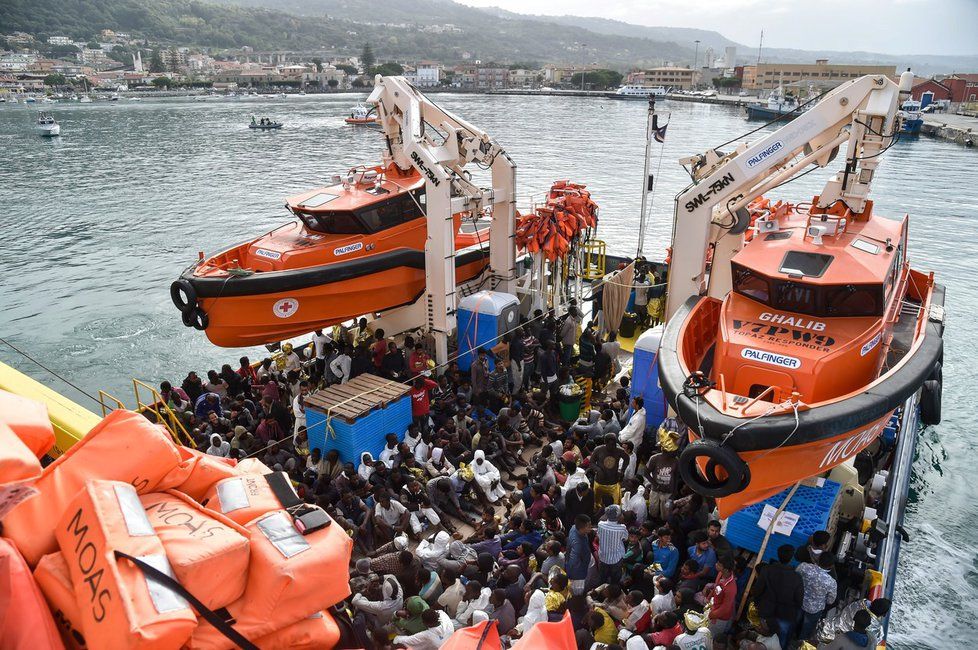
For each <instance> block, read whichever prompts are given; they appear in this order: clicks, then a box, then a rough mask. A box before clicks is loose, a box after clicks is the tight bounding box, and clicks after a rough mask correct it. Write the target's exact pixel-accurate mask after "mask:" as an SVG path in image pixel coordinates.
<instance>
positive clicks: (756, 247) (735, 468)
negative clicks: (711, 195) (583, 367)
mask: <svg viewBox="0 0 978 650" xmlns="http://www.w3.org/2000/svg"><path fill="white" fill-rule="evenodd" d="M817 205H818V197H815V200H813V202H812V204H811V207H802V206H795V205H790V204H786V203H781V202H780V201H779V202H778V203H777V204H775V205H773V206H771V205H770V203H769V202H767V201H765V200H763V199H758V200H755V201H754V202H753V203H752V205H751V208H750V209H751V213H752V217H751V219H752V222H756V223H760V222H758V218H760V221H761V222H763V227H762V228H755V229H753V230H752V231H750V232H752V233H753V232H756V233H757V234H753V235H752V236H750V235H749V236H748V237H745V239H749V241H747V242H746V243H745V244H744V246H743V248H742V249H741V250H740V251H739V252H737V253H736V254H735V255H734V256H733V257H732V258H731V261H730V263H731V267H732V268H731V273H732V278H733V282H732V286H733V290H732V291H730V292H729V293H728V294H727V295H726V296H725V297H724V298H723V299H722V300H721V299H716V298H711V297H708V296H693V297H691V298H689V299H688V300H687V301H686V303H685V304H683V305H682V306H681V307H680V309H679V310H678V311H677V312H676V314H675V316H673V318H671V319H670V320H669V322H668V324H667V325H666V327H665V331H664V333H663V338H662V344H661V349H660V353H659V364H660V379H661V382H662V387H663V391H664V392H665V394H666V396H667V398H668V399H669V402H670V404H671V405H672V407H673V408H674V409H675V410H676V411H677V412H678V413H679V414H680V415H681V417H682V418H683V420H684V421H685V422H686V424H687V425H688V426H689V431H690V434H689V439H690V441H691V442H690V444H689V445H688V446H687V447H686V448H685V449H684V450H683V452H682V454H681V456H680V463H679V465H680V473H681V475H682V478H683V480H684V481H685V482H686V483H687V484H688V485H690V486H691V487H692V488H693V489H694V490H695V491H696V492H698V493H700V494H702V495H704V496H709V497H714V498H716V499H717V503H718V506H719V511H720V516H721V517H726V516H729V515H730V514H732V513H733V512H735V511H737V510H738V509H740V508H742V507H744V506H745V505H748V504H751V503H756V502H758V501H760V500H762V499H765V498H767V497H769V496H771V495H773V494H776V493H777V492H779V491H781V490H782V489H784V488H785V487H787V486H790V485H792V484H793V483H795V482H797V481H799V480H801V479H803V478H806V477H809V476H815V475H818V474H821V473H823V472H827V471H828V470H830V469H831V468H833V467H835V466H836V465H839V464H840V463H843V462H845V461H846V460H848V459H850V458H853V457H854V456H855V455H856V454H857V453H859V452H860V451H861V450H863V449H865V448H866V447H867V446H869V445H870V444H871V443H872V442H873V441H874V440H875V439H876V438H877V436H879V434H880V433H881V431H882V430H883V427H884V426H885V425H886V423H887V421H888V420H889V418H890V415H891V414H892V413H893V412H894V410H896V409H897V408H899V407H901V406H902V405H904V403H906V402H907V400H908V399H909V398H911V397H912V396H913V395H914V394H915V393H917V392H918V391H920V398H919V405H920V416H921V420H922V421H923V422H924V424H936V423H937V422H939V421H940V399H941V362H942V358H943V340H942V335H943V329H944V326H943V303H944V287H943V286H941V285H939V284H936V283H935V282H934V275H933V273H924V272H921V271H918V270H915V269H912V268H911V267H910V265H909V263H908V261H907V225H908V220H907V218H904V219H903V220H902V221H895V220H890V219H886V218H883V217H881V216H877V215H874V214H873V212H872V210H873V206H872V202H871V201H868V202H867V203H866V208H865V209H864V210H863V212H862V213H859V214H853V213H852V212H851V211H850V210H849V208H848V207H845V204H844V203H842V202H837V203H835V204H833V205H832V206H830V207H829V208H827V209H819V208H817V207H815V206H817Z"/></svg>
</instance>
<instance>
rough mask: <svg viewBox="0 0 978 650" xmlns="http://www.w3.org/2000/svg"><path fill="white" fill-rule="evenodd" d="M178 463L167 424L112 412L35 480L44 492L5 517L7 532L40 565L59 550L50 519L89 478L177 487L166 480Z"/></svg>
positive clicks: (152, 488)
mask: <svg viewBox="0 0 978 650" xmlns="http://www.w3.org/2000/svg"><path fill="white" fill-rule="evenodd" d="M179 463H180V454H179V452H178V451H177V447H176V445H174V444H173V441H172V440H171V439H170V436H169V435H168V434H167V432H166V430H165V429H164V428H163V427H161V426H159V425H156V424H152V423H150V422H149V420H147V419H146V418H144V417H143V416H142V415H139V414H137V413H133V412H132V411H124V410H118V411H113V412H112V413H110V414H109V415H108V416H107V417H106V418H105V419H103V420H102V421H101V422H99V423H98V425H96V426H95V428H93V429H92V430H91V431H90V432H89V433H88V435H86V436H85V437H84V438H82V439H81V440H80V441H78V443H77V444H76V445H75V446H73V447H72V448H71V449H69V450H68V451H67V452H65V453H64V454H63V455H62V456H60V457H59V458H58V459H57V460H55V461H54V462H53V463H51V465H49V466H48V467H46V468H44V471H43V472H42V473H41V477H40V478H39V479H38V480H37V481H36V482H35V484H34V488H35V489H37V490H38V491H39V493H40V494H38V496H37V497H35V498H33V499H28V500H27V501H24V502H23V503H21V504H20V505H18V506H17V507H15V508H14V509H13V510H11V511H10V513H9V514H7V516H6V517H4V520H3V525H4V535H6V536H7V537H10V538H12V539H13V540H14V541H15V542H16V543H17V547H18V548H19V549H20V551H21V553H23V554H24V558H25V559H26V560H27V563H28V564H30V565H31V566H36V565H37V562H38V560H40V559H41V556H42V555H46V554H47V553H53V552H55V551H57V550H58V544H57V542H56V541H55V536H54V529H53V528H52V526H51V522H52V521H57V520H59V519H60V518H61V514H62V513H63V512H64V511H65V508H66V506H67V505H68V503H69V502H71V500H72V499H74V498H75V496H76V495H77V494H78V493H79V492H80V491H81V490H82V488H83V487H84V485H85V481H86V480H88V479H106V480H114V481H125V482H126V483H131V484H132V485H133V486H135V487H136V490H137V491H139V492H141V493H145V492H158V491H160V490H163V489H167V488H170V487H173V485H168V484H166V483H165V482H164V479H165V478H166V476H167V475H168V474H169V473H170V471H171V470H172V469H173V468H174V467H176V466H177V465H178V464H179Z"/></svg>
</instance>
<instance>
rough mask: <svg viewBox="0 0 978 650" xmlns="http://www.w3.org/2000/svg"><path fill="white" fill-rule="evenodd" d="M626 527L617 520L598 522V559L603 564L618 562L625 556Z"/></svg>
mask: <svg viewBox="0 0 978 650" xmlns="http://www.w3.org/2000/svg"><path fill="white" fill-rule="evenodd" d="M627 539H628V529H627V528H625V526H624V525H622V524H620V523H618V522H611V521H599V522H598V560H599V561H601V562H602V563H603V564H618V563H619V562H621V559H622V558H623V557H625V540H627Z"/></svg>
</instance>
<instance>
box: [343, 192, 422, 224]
mask: <svg viewBox="0 0 978 650" xmlns="http://www.w3.org/2000/svg"><path fill="white" fill-rule="evenodd" d="M416 200H418V197H417V196H415V197H414V198H411V195H409V194H407V193H404V194H399V195H398V196H395V197H392V198H391V199H388V200H386V201H381V202H379V203H374V204H373V205H370V206H368V207H366V208H363V209H362V210H359V211H357V216H358V217H359V218H360V220H361V221H362V222H363V225H364V226H366V227H367V230H368V231H369V232H380V231H381V230H386V229H388V228H392V227H394V226H399V225H401V224H402V223H406V222H408V221H412V220H414V219H417V218H418V217H420V216H422V215H421V209H420V208H419V207H418V204H417V203H416V202H415V201H416Z"/></svg>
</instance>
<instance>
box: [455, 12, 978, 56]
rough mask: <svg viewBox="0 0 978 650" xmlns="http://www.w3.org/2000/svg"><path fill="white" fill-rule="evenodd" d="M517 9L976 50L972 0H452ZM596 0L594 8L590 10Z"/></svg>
mask: <svg viewBox="0 0 978 650" xmlns="http://www.w3.org/2000/svg"><path fill="white" fill-rule="evenodd" d="M458 1H459V2H461V3H462V4H467V5H471V6H476V7H491V6H495V7H501V8H502V9H506V10H509V11H514V12H517V13H524V14H549V15H565V14H567V15H576V16H598V17H601V18H611V19H614V20H621V21H624V22H627V23H633V24H637V25H653V26H666V27H695V28H700V29H711V30H714V31H718V32H720V33H721V34H723V35H724V36H726V37H727V38H730V39H732V40H734V41H736V42H738V43H742V44H744V45H749V46H752V47H756V46H757V41H758V36H759V34H760V30H761V29H763V30H764V45H765V46H769V47H791V48H799V49H805V50H823V49H824V50H841V51H856V50H862V51H869V52H881V53H886V54H954V55H962V54H978V0H655V1H649V0H604V1H603V2H601V3H595V2H594V0H458ZM596 5H597V6H599V7H600V9H596Z"/></svg>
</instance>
